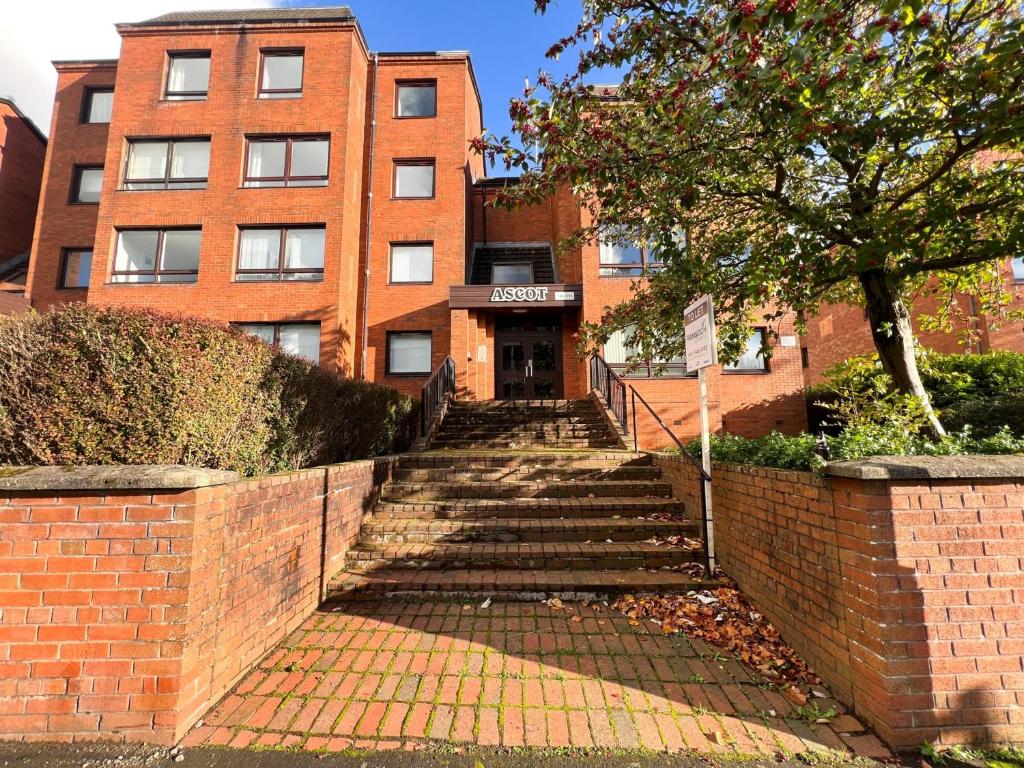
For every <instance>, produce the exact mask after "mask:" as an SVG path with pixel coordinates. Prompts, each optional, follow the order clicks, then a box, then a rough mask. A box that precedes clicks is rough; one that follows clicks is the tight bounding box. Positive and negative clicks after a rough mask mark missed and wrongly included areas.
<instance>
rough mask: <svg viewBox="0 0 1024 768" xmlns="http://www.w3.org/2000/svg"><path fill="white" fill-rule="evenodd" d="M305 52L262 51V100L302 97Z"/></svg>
mask: <svg viewBox="0 0 1024 768" xmlns="http://www.w3.org/2000/svg"><path fill="white" fill-rule="evenodd" d="M302 54H303V52H302V51H300V50H296V51H282V50H275V51H262V58H263V66H262V68H261V72H260V98H261V99H293V98H296V97H297V96H301V95H302V60H303V55H302Z"/></svg>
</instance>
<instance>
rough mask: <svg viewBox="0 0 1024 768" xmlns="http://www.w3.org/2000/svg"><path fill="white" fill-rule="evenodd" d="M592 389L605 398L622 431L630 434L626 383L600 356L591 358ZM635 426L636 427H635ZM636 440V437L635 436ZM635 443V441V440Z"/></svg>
mask: <svg viewBox="0 0 1024 768" xmlns="http://www.w3.org/2000/svg"><path fill="white" fill-rule="evenodd" d="M590 388H591V389H596V390H597V391H599V392H600V393H601V394H602V395H603V396H604V401H605V402H606V403H607V404H608V407H609V408H611V411H612V413H614V414H615V418H617V419H618V420H619V425H620V426H621V427H622V430H623V431H624V432H625V433H626V434H627V435H628V434H629V417H628V416H627V414H626V382H624V381H623V380H622V379H621V378H619V375H618V374H617V373H615V371H613V370H612V369H611V366H610V365H608V363H606V362H605V361H604V358H603V357H601V356H600V355H592V356H591V357H590ZM634 426H635V425H634ZM634 438H635V436H634ZM634 442H635V439H634Z"/></svg>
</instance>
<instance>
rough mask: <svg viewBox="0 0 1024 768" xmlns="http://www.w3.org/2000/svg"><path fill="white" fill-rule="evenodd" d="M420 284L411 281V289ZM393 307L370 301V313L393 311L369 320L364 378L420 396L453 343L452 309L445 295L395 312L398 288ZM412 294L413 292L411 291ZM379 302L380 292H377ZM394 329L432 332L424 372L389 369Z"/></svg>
mask: <svg viewBox="0 0 1024 768" xmlns="http://www.w3.org/2000/svg"><path fill="white" fill-rule="evenodd" d="M424 287H429V286H423V285H410V286H409V289H410V290H415V289H417V288H419V289H423V288H424ZM393 293H397V294H398V296H396V297H395V299H394V301H395V302H396V305H397V306H395V307H391V306H379V305H374V304H373V303H372V302H371V305H370V306H371V309H373V314H375V315H379V314H381V313H383V312H396V313H395V314H392V315H390V316H388V317H387V318H386V319H384V320H383V321H381V322H378V323H371V324H370V327H369V332H368V334H367V335H368V341H367V369H368V370H367V374H368V375H367V378H368V379H369V380H370V381H374V382H376V383H378V384H384V385H386V386H389V387H393V388H394V389H397V390H398V391H399V392H402V393H403V394H406V395H409V396H411V397H419V395H420V390H421V389H422V388H423V385H424V384H425V383H426V382H427V379H428V378H429V377H430V374H432V373H433V372H434V371H436V370H437V368H438V367H439V366H440V365H441V362H442V361H443V360H444V358H445V357H446V356H447V355H448V354H450V352H451V346H452V333H453V331H452V327H451V311H450V310H449V309H448V298H447V297H445V299H444V301H439V302H436V303H434V304H430V305H429V306H425V307H420V308H419V309H414V310H412V311H410V312H406V313H405V314H398V313H397V310H399V309H400V308H401V307H402V306H403V299H402V298H401V294H400V292H399V291H393ZM414 295H415V294H414ZM377 298H378V302H380V299H381V298H382V296H378V297H377ZM395 333H429V334H430V335H431V345H430V370H429V371H427V372H425V373H420V372H417V373H389V372H388V371H389V366H388V359H387V358H388V347H389V343H388V338H389V335H390V334H395ZM465 365H466V364H465V361H462V362H461V367H459V368H457V373H458V375H460V376H462V375H464V374H465Z"/></svg>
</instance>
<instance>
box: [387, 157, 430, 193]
mask: <svg viewBox="0 0 1024 768" xmlns="http://www.w3.org/2000/svg"><path fill="white" fill-rule="evenodd" d="M394 195H395V197H410V198H426V197H433V196H434V160H433V159H432V158H431V159H422V160H395V179H394Z"/></svg>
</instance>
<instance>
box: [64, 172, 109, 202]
mask: <svg viewBox="0 0 1024 768" xmlns="http://www.w3.org/2000/svg"><path fill="white" fill-rule="evenodd" d="M102 187H103V166H102V165H76V166H75V175H74V181H73V182H72V185H71V202H73V203H98V202H99V201H100V190H101V188H102Z"/></svg>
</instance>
